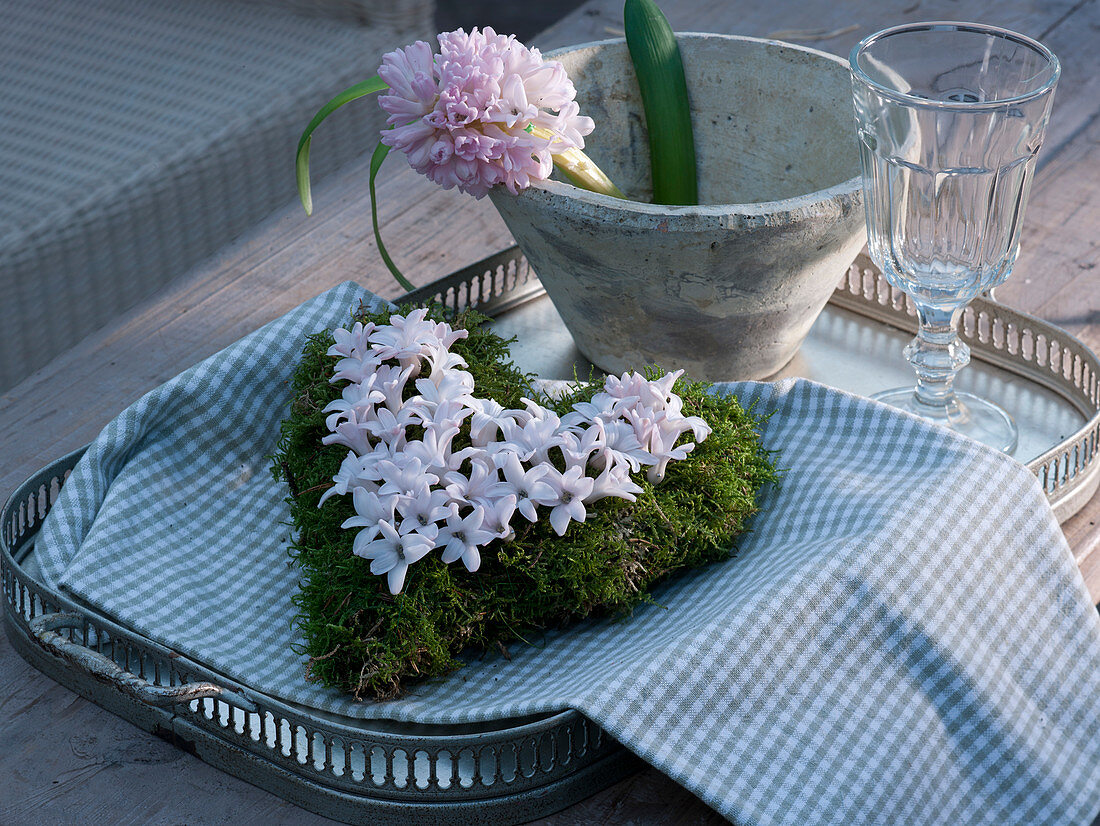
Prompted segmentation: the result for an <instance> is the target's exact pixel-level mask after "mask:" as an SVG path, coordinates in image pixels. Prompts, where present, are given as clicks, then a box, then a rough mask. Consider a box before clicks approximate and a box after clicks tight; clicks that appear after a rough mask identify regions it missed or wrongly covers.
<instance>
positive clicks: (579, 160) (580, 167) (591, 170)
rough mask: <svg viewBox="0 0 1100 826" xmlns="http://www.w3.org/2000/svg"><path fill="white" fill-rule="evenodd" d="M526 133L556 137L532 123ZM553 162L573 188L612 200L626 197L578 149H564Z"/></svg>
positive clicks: (543, 136) (550, 138)
mask: <svg viewBox="0 0 1100 826" xmlns="http://www.w3.org/2000/svg"><path fill="white" fill-rule="evenodd" d="M527 131H528V132H530V133H531V134H532V135H534V136H535V137H537V138H545V139H546V140H548V141H550V140H554V138H555V137H557V136H556V135H555V134H554V133H553V132H551V131H550V130H549V129H546V128H544V127H542V126H535V125H534V124H533V123H532V124H528V126H527ZM551 157H552V158H553V160H554V166H556V167H557V168H558V169H560V170H561V172H562V174H563V175H565V177H566V178H568V179H569V182H570V183H572V184H573V186H578V187H580V188H581V189H587V190H588V191H589V192H596V193H598V194H600V195H610V196H611V197H612V198H622V199H623V200H624V201H625V200H627V197H626V196H625V195H623V193H622V190H621V189H619V188H618V187H617V186H615V184H614V182H612V180H611V179H610V178H609V177H607V175H606V174H605V173H604V171H603V170H602V169H600V168H599V167H598V166H596V164H594V163H593V162H592V159H591V158H590V157H588V156H587V155H585V154H584V152H582V151H581V150H580V149H577V148H576V147H574V148H571V149H566V150H565V151H564V152H561V153H559V154H557V155H552V156H551Z"/></svg>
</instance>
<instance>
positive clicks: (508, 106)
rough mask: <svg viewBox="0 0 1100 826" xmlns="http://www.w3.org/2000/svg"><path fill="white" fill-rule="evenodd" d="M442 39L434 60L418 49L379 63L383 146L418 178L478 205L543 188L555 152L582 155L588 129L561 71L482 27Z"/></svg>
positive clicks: (587, 120)
mask: <svg viewBox="0 0 1100 826" xmlns="http://www.w3.org/2000/svg"><path fill="white" fill-rule="evenodd" d="M438 40H439V53H438V54H437V55H435V56H434V58H433V59H432V60H431V61H429V60H428V55H427V54H426V49H427V44H425V43H423V42H418V43H415V44H413V45H412V46H408V47H406V48H404V49H399V50H397V51H394V52H390V53H389V54H386V55H385V56H383V58H382V66H381V67H380V68H379V70H378V74H379V76H380V77H381V78H382V79H383V80H384V81H385V82H386V83H387V84H389V86H390V93H389V94H386V95H383V96H381V97H380V98H379V99H378V102H379V105H380V106H381V107H382V108H383V109H384V110H385V112H386V114H387V116H388V117H387V121H388V122H389V123H390V125H392V126H393V127H394V128H393V129H391V130H387V131H385V132H383V134H382V142H383V143H385V144H387V145H388V146H391V147H393V148H395V149H399V150H400V151H402V152H404V153H405V155H406V156H407V158H408V160H409V164H410V165H411V166H412V167H413V168H414V169H416V171H417V172H420V173H422V174H424V175H427V176H428V177H429V178H430V179H431V180H433V181H435V182H436V183H437V184H439V185H440V186H442V187H443V188H444V189H452V188H454V187H458V188H459V189H460V190H462V191H463V192H467V193H469V194H471V195H473V196H474V197H476V198H481V197H482V196H484V195H485V194H486V193H487V192H488V191H489V189H490V188H492V187H493V186H495V185H497V184H503V185H504V186H506V187H508V189H509V190H511V191H512V192H519V190H520V189H523V188H524V187H526V186H528V185H530V183H531V182H532V181H535V180H544V179H546V178H547V177H549V175H550V172H551V171H552V169H553V159H552V156H553V155H554V154H560V153H562V152H565V151H566V150H568V149H574V148H575V149H583V148H584V135H587V134H588V133H589V132H591V131H592V129H593V127H594V123H593V122H592V119H591V118H587V117H584V116H583V115H581V114H580V111H579V107H578V106H577V104H576V102H575V101H574V98H575V96H576V90H575V89H574V87H573V84H572V83H571V82H570V81H569V78H568V76H567V75H566V73H565V69H564V68H562V65H561V64H560V63H558V62H556V61H545V62H544V61H543V59H542V55H541V54H540V53H539V51H538V50H537V49H528V48H527V47H526V46H524V45H523V44H522V43H519V42H518V41H517V40H516V39H515V37H514V36H511V35H509V36H505V35H499V34H497V33H496V32H495V31H493V30H492V29H491V28H488V27H486V28H484V29H481V30H478V29H476V28H475V29H473V30H471V31H470V32H469V33H468V34H467V33H466V32H465V31H464V30H463V29H458V30H457V31H453V32H443V33H442V34H440V35H439V37H438ZM536 133H537V134H536Z"/></svg>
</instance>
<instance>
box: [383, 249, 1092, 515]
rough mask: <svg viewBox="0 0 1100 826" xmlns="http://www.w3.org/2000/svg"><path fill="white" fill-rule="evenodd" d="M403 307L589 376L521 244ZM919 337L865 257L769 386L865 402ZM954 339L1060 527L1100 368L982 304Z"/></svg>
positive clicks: (1078, 348) (1083, 451)
mask: <svg viewBox="0 0 1100 826" xmlns="http://www.w3.org/2000/svg"><path fill="white" fill-rule="evenodd" d="M404 300H409V301H413V302H417V303H422V302H425V301H439V302H442V303H443V304H444V305H446V306H448V307H451V308H453V309H457V308H460V307H476V308H477V309H478V310H480V311H481V312H483V313H485V314H486V315H488V316H492V317H493V318H494V322H493V326H494V327H495V328H496V329H497V331H498V332H500V333H501V334H502V335H505V336H516V337H517V339H518V340H517V341H516V343H515V344H514V345H513V346H512V355H513V357H514V359H515V362H516V364H517V365H518V366H519V367H521V368H523V369H524V370H527V371H529V372H532V373H535V374H536V375H538V376H540V377H541V378H546V379H572V378H574V376H580V377H582V378H584V377H587V376H588V375H589V371H590V370H591V369H593V368H592V365H591V364H590V363H589V362H588V361H587V360H586V359H585V358H584V356H583V355H581V353H580V352H579V351H578V350H577V348H576V345H575V344H574V343H573V339H572V338H571V337H570V336H569V332H568V331H567V330H566V329H565V325H564V324H563V323H562V320H561V317H560V316H559V315H558V313H557V311H556V310H555V309H554V305H553V304H552V303H551V302H550V299H549V298H548V297H547V296H546V293H545V291H544V290H543V288H542V285H541V284H540V283H539V281H538V277H537V276H536V275H535V273H534V272H533V271H532V270H531V269H530V267H529V266H528V265H527V261H526V259H525V258H524V257H523V255H522V253H521V252H520V251H519V248H518V247H511V248H510V249H507V250H504V251H503V252H500V253H498V254H497V255H494V256H491V257H490V258H486V259H485V260H484V261H481V262H479V263H478V264H475V265H473V266H471V267H467V268H466V269H464V270H462V271H460V272H457V273H455V274H454V275H451V276H449V277H447V278H444V279H441V280H440V281H437V282H435V283H434V284H430V285H428V286H426V287H424V288H422V289H419V290H416V291H415V292H412V293H409V295H408V296H407V297H406V299H404ZM915 332H916V309H915V308H914V306H913V304H912V301H911V300H910V299H909V297H908V296H906V295H905V294H904V293H903V292H901V291H900V290H898V289H896V288H894V287H891V286H890V284H889V283H888V282H887V281H886V279H885V278H884V277H883V276H882V274H881V273H880V272H879V270H878V268H877V267H875V265H874V264H873V263H872V262H871V260H870V259H869V258H867V257H866V255H865V254H864V255H860V257H859V258H857V259H856V261H855V263H853V264H852V266H851V267H850V268H849V270H848V272H847V273H846V274H845V277H844V278H843V280H842V282H841V284H840V285H839V286H838V287H837V289H836V291H835V292H834V293H833V295H832V297H831V298H830V299H829V303H828V305H827V306H826V308H825V310H824V312H823V313H822V314H821V316H820V317H819V318H818V320H817V321H816V322H815V323H814V326H813V328H812V329H811V330H810V334H809V336H808V338H807V339H806V341H805V343H804V344H803V345H802V347H801V349H800V350H799V352H798V353H797V354H796V356H795V357H794V359H793V360H792V361H791V363H790V364H788V365H787V367H786V368H784V369H783V370H782V371H781V372H780V373H778V374H777V375H776V376H774V377H773V378H785V377H788V376H802V377H804V378H809V379H814V380H815V381H819V382H822V383H824V384H828V385H831V386H833V387H838V388H840V389H842V390H849V391H851V392H854V393H858V394H860V395H871V394H872V393H875V392H877V391H879V390H885V389H888V388H892V387H900V386H904V385H907V384H912V383H914V381H915V377H914V375H913V371H912V368H911V367H910V366H909V364H908V362H906V360H905V358H904V356H903V355H902V348H903V347H904V346H905V344H906V343H908V342H909V341H910V340H911V339H912V337H913V335H914V334H915ZM960 336H961V337H962V339H963V340H964V341H965V342H966V343H967V344H968V345H969V346H970V348H971V356H972V361H971V364H970V365H969V366H968V367H967V368H966V369H965V370H963V371H962V373H960V375H959V378H958V379H957V381H956V384H957V386H958V387H959V389H962V390H969V391H970V392H973V393H977V394H979V395H984V396H988V397H989V398H992V399H995V400H996V401H998V402H1000V403H1001V404H1002V405H1003V406H1004V407H1005V408H1006V409H1007V410H1008V412H1009V413H1011V414H1012V415H1013V417H1014V418H1015V419H1016V423H1017V425H1018V426H1019V428H1020V445H1019V447H1018V448H1017V450H1016V454H1015V455H1016V458H1017V459H1019V460H1020V461H1021V462H1023V463H1025V464H1026V465H1027V466H1028V468H1030V469H1031V471H1032V472H1033V473H1035V475H1036V476H1038V478H1039V481H1040V482H1041V484H1042V486H1043V489H1044V490H1045V491H1046V494H1047V498H1048V499H1049V501H1050V503H1051V505H1052V506H1053V508H1054V512H1055V514H1056V515H1057V516H1058V519H1059V521H1062V522H1064V521H1065V520H1066V519H1068V518H1069V517H1070V516H1072V515H1073V514H1074V513H1076V512H1077V511H1078V510H1080V509H1081V507H1083V506H1084V504H1085V503H1086V502H1087V501H1088V500H1089V499H1090V498H1091V497H1092V496H1093V494H1095V493H1096V489H1097V486H1098V485H1100V463H1098V462H1097V456H1096V452H1097V446H1098V442H1100V359H1097V356H1096V354H1095V353H1093V352H1092V350H1090V349H1089V348H1088V347H1086V346H1085V345H1084V344H1082V343H1081V342H1080V341H1078V340H1077V339H1076V338H1074V337H1073V336H1071V335H1069V334H1068V333H1066V332H1065V331H1064V330H1062V329H1060V328H1059V327H1056V326H1054V325H1053V324H1050V323H1048V322H1046V321H1043V320H1042V319H1040V318H1036V317H1035V316H1032V315H1028V314H1026V313H1022V312H1018V311H1016V310H1012V309H1010V308H1009V307H1006V306H1004V305H1003V304H999V303H998V302H996V301H994V300H992V299H989V298H978V299H976V300H975V301H973V302H972V303H971V305H970V306H969V307H968V308H967V309H966V311H965V312H964V313H963V318H962V324H961V330H960Z"/></svg>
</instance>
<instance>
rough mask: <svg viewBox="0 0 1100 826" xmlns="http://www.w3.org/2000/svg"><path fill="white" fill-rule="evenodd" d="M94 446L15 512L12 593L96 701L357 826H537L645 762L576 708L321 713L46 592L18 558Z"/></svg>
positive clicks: (30, 656) (4, 518)
mask: <svg viewBox="0 0 1100 826" xmlns="http://www.w3.org/2000/svg"><path fill="white" fill-rule="evenodd" d="M84 451H85V448H83V447H82V448H79V449H78V450H75V451H73V452H71V453H69V454H67V455H66V456H63V457H62V458H60V459H58V460H56V461H54V462H53V463H51V464H50V465H48V466H47V467H45V468H43V469H41V470H40V471H38V472H37V473H36V474H34V475H33V476H31V477H30V478H29V479H27V480H26V481H25V482H24V483H23V484H21V485H20V486H19V487H18V488H17V489H16V490H15V491H14V492H13V493H12V495H11V496H10V497H9V498H8V500H7V502H6V503H5V504H4V507H3V509H2V511H0V593H2V595H3V603H4V605H3V613H4V626H5V628H6V630H7V633H8V636H9V639H10V640H11V641H12V645H13V647H14V648H15V649H16V650H17V651H18V652H19V653H20V655H21V656H22V657H23V658H24V659H25V660H27V661H28V662H29V663H31V664H32V665H34V666H35V667H36V668H38V669H39V670H40V671H42V672H43V673H45V674H46V675H47V676H49V677H51V678H53V679H54V680H56V681H57V682H60V683H61V684H62V685H65V686H66V687H68V688H70V689H71V690H73V691H75V692H76V693H78V694H80V695H81V696H83V697H85V698H86V699H88V700H91V701H92V702H95V703H97V704H99V705H101V706H103V707H104V708H106V709H107V710H108V711H111V712H112V713H114V714H116V715H118V716H120V717H122V718H124V719H126V720H128V721H129V722H131V723H134V724H135V725H137V726H139V727H140V728H142V729H144V730H146V731H149V732H151V733H153V734H156V735H158V736H160V737H163V738H165V739H167V740H169V741H170V742H173V743H175V744H177V745H179V746H180V747H181V748H184V749H185V750H187V751H190V752H191V753H193V754H196V755H197V756H199V757H200V758H202V759H203V760H205V761H206V762H209V763H211V764H212V765H215V766H216V767H218V768H220V769H222V770H225V771H228V772H229V773H231V774H234V775H236V776H238V777H240V778H242V779H243V780H246V781H248V782H250V783H252V784H254V785H257V786H260V787H261V788H264V789H267V790H269V791H272V792H273V793H275V794H278V795H280V796H282V797H284V798H286V799H288V800H290V801H291V802H293V803H295V804H297V805H300V806H302V807H303V808H306V809H309V810H311V811H314V812H316V813H318V814H323V815H326V816H328V817H334V818H337V819H341V820H345V821H346V822H350V823H372V824H373V823H377V824H402V823H408V822H410V818H414V819H415V818H422V819H423V822H431V823H435V824H466V823H470V822H473V821H480V822H493V823H499V824H509V823H520V822H526V821H528V820H531V819H534V818H537V817H540V816H543V815H547V814H550V813H552V812H555V811H558V810H560V809H563V808H565V807H566V806H569V805H572V804H573V803H575V802H577V801H578V800H581V799H583V798H584V797H586V796H588V795H590V794H593V793H595V792H596V791H599V790H600V789H603V788H605V787H607V786H608V785H611V784H612V783H614V782H617V781H618V780H620V779H622V778H624V777H626V776H627V775H628V774H630V773H633V772H636V771H638V770H639V769H640V768H642V767H643V764H642V763H641V762H640V760H639V759H638V758H637V757H635V756H634V755H633V754H631V753H630V752H629V751H627V750H626V749H624V748H623V747H622V746H620V745H619V744H618V743H617V742H616V741H615V740H614V739H613V738H611V737H610V736H608V735H607V734H606V733H605V732H604V731H603V730H602V729H601V728H600V727H599V726H597V725H596V724H595V723H592V722H591V721H590V720H588V719H587V718H585V717H584V716H583V715H581V714H580V713H578V712H576V711H571V710H569V711H563V712H559V713H557V714H549V715H546V716H545V717H542V718H536V719H531V720H520V721H499V726H500V727H499V728H494V727H493V726H492V725H488V724H487V725H485V726H482V727H467V728H469V729H470V730H467V731H457V730H455V729H457V728H458V727H442V726H441V727H438V728H439V729H443V730H444V732H445V733H443V734H439V735H434V734H431V733H426V730H428V729H431V728H432V727H428V726H411V725H404V724H401V723H397V722H380V723H377V724H375V721H362V722H359V721H354V720H350V719H348V720H347V722H344V721H343V720H335V719H333V718H332V716H331V715H321V714H312V713H311V712H310V710H309V709H304V708H300V707H297V706H291V705H288V704H286V703H283V702H281V701H279V700H278V699H276V698H273V697H269V696H267V695H264V694H261V693H259V692H255V691H252V690H251V689H250V688H248V687H247V686H244V685H241V684H239V683H236V682H235V681H233V680H230V679H228V678H226V677H224V676H223V675H220V674H217V673H215V672H212V671H211V670H209V669H207V668H205V667H204V666H202V665H201V664H200V663H196V662H193V661H191V660H189V659H187V658H186V657H184V656H182V655H178V654H176V653H175V652H172V651H170V650H169V649H167V648H165V647H163V646H161V645H159V644H157V643H155V642H153V641H151V640H149V639H147V638H145V637H143V636H141V635H140V634H137V633H136V632H133V631H130V630H129V629H127V628H125V627H122V626H119V625H117V624H115V623H113V622H112V621H111V620H109V619H108V618H106V617H104V616H102V615H100V614H99V613H98V612H96V611H94V609H89V608H87V607H84V606H81V605H78V604H76V603H74V602H73V601H71V600H69V599H68V598H67V597H65V596H64V595H62V594H59V593H57V592H56V591H53V590H52V589H50V588H47V587H45V586H44V585H42V584H41V583H40V582H38V581H37V580H36V579H35V578H34V577H32V576H31V575H29V574H28V573H27V572H25V571H24V570H23V569H22V566H21V564H20V563H19V562H18V561H17V557H19V556H22V553H21V552H22V550H23V549H25V548H26V547H27V546H28V543H29V542H30V541H31V540H32V539H33V537H34V536H35V535H36V534H37V531H38V529H39V528H40V526H41V523H42V520H43V519H44V518H45V516H46V514H47V513H48V512H49V510H50V508H51V507H52V506H53V504H54V502H55V501H56V499H57V496H58V494H59V492H60V489H61V485H62V484H63V483H64V481H65V479H66V478H67V476H68V474H69V472H70V471H71V469H72V468H73V467H74V466H75V465H76V463H77V461H79V459H80V457H81V456H82V455H83V453H84ZM59 617H60V618H62V619H61V621H60V622H57V621H56V618H59ZM43 620H45V621H46V622H45V624H44V623H43ZM51 623H52V624H51ZM55 628H56V629H59V630H52V629H55ZM51 636H52V637H53V639H52V640H50V639H48V638H50V637H51ZM89 662H91V667H90V668H89V667H88V663H89ZM97 662H98V664H96V663H97ZM108 672H109V673H108ZM199 681H203V682H199ZM196 686H200V687H201V686H206V687H207V688H204V689H203V691H205V692H206V693H205V694H204V695H202V696H200V695H198V694H195V693H194V691H195V690H197V689H195V687H196ZM160 689H163V690H166V691H168V692H176V693H179V692H187V691H188V690H189V689H190V690H191V693H184V694H182V695H181V699H177V700H175V701H174V702H162V701H159V700H157V699H156V697H155V694H154V692H155V691H157V690H160ZM479 728H480V729H481V730H478V729H479ZM403 729H404V730H403ZM597 767H598V770H596V769H597Z"/></svg>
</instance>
